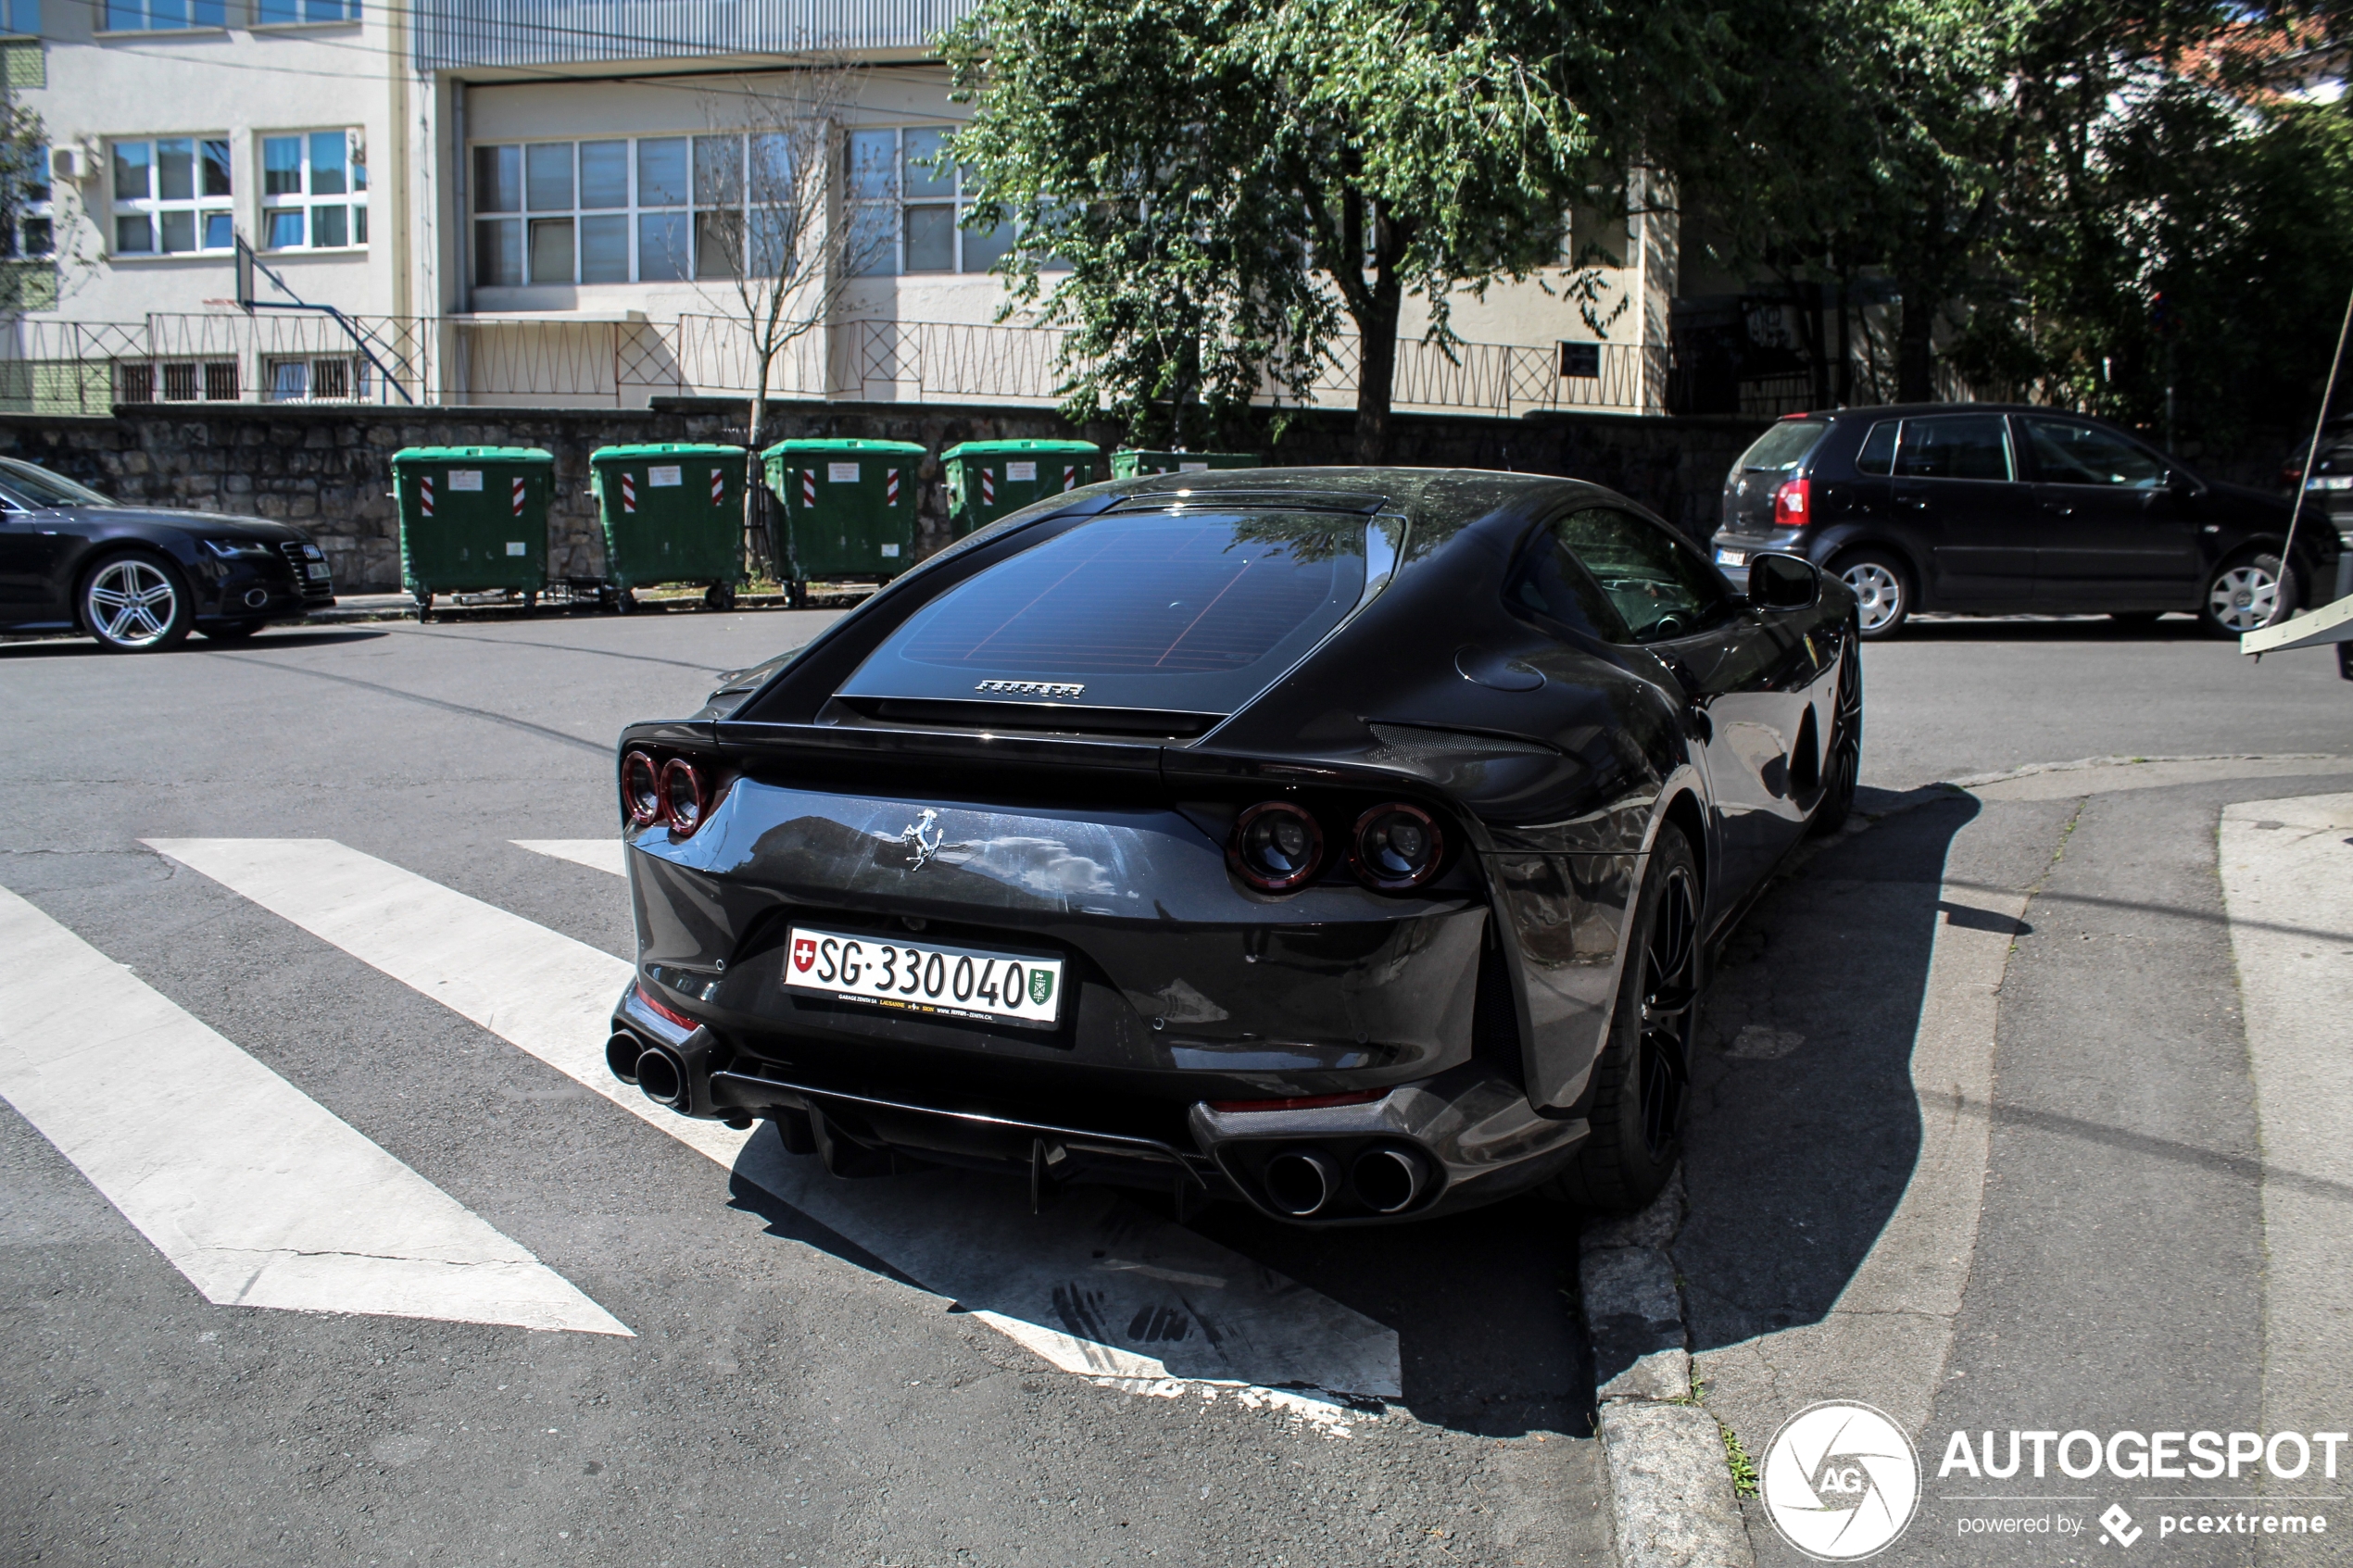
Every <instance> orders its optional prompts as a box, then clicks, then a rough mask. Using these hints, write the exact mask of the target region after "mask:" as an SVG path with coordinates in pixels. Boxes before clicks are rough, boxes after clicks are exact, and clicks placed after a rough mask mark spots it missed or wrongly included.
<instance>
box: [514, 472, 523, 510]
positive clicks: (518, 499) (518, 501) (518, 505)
mask: <svg viewBox="0 0 2353 1568" xmlns="http://www.w3.org/2000/svg"><path fill="white" fill-rule="evenodd" d="M522 486H523V482H522V480H520V479H518V480H516V481H515V515H516V516H517V517H521V516H522Z"/></svg>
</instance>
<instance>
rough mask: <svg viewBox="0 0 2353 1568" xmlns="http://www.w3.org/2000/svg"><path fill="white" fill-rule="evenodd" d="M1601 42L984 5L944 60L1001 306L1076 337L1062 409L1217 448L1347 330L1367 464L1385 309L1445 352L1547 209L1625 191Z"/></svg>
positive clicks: (1123, 7) (1060, 3)
mask: <svg viewBox="0 0 2353 1568" xmlns="http://www.w3.org/2000/svg"><path fill="white" fill-rule="evenodd" d="M1606 10H1607V7H1606V6H1597V7H1595V14H1596V15H1600V14H1603V13H1604V12H1606ZM1642 14H1643V13H1642V11H1641V10H1640V9H1638V8H1636V7H1633V6H1629V7H1628V9H1627V10H1626V11H1625V13H1624V14H1623V15H1622V16H1618V17H1616V18H1614V19H1612V22H1611V25H1612V27H1613V28H1616V29H1617V30H1618V31H1628V30H1629V29H1631V28H1633V27H1635V26H1638V25H1639V26H1642V27H1649V26H1651V25H1653V24H1651V23H1648V22H1637V21H1636V20H1634V19H1637V18H1639V17H1640V16H1641V15H1642ZM1608 31H1609V30H1607V29H1602V30H1590V29H1589V30H1583V31H1580V30H1579V29H1576V28H1568V27H1565V25H1564V21H1563V18H1562V16H1561V14H1560V13H1559V12H1557V11H1554V10H1553V9H1551V8H1550V7H1547V6H1527V7H1493V8H1483V7H1480V6H1473V5H1467V4H1456V3H1449V0H1141V3H1138V0H985V3H984V4H983V6H981V7H980V9H979V10H978V11H976V12H975V14H974V15H973V16H972V17H970V18H969V19H967V20H966V21H965V22H964V23H963V24H962V25H961V26H960V27H959V28H958V29H957V30H956V31H954V32H953V33H951V34H950V38H949V41H948V44H947V54H948V57H949V60H950V65H951V67H952V68H953V70H954V75H955V82H956V84H957V88H958V91H959V93H960V94H962V95H963V97H964V98H965V99H966V100H967V101H970V102H972V103H973V104H974V105H975V117H974V120H973V123H972V125H971V126H970V127H969V128H968V129H967V130H966V131H964V132H963V133H961V134H960V135H959V136H958V137H957V138H956V142H955V150H956V156H957V157H959V158H961V159H962V160H963V162H964V163H965V165H966V166H967V168H968V169H970V170H971V176H970V183H971V186H972V188H974V189H975V192H976V194H977V195H978V198H979V199H978V201H977V202H976V204H975V220H976V221H978V222H981V223H1002V222H1010V223H1013V225H1014V226H1015V228H1016V230H1017V231H1018V232H1019V233H1020V235H1021V236H1022V241H1023V243H1022V244H1021V245H1019V246H1017V247H1015V248H1014V249H1013V250H1012V251H1010V252H1009V253H1008V255H1007V258H1006V260H1005V261H1004V262H1003V263H1001V264H1000V266H1001V269H1002V270H1004V271H1005V272H1006V273H1007V274H1008V276H1009V278H1010V279H1011V282H1012V285H1013V293H1014V296H1015V303H1016V304H1017V305H1018V304H1038V303H1040V302H1041V301H1042V312H1043V317H1044V320H1047V321H1049V322H1055V323H1061V324H1065V325H1068V326H1069V327H1071V328H1072V329H1073V332H1072V335H1071V337H1070V339H1069V340H1068V342H1067V344H1066V352H1065V359H1064V365H1065V369H1066V370H1068V371H1069V372H1070V378H1071V379H1070V381H1069V382H1068V383H1067V384H1066V392H1067V395H1068V398H1069V402H1068V404H1067V405H1066V409H1067V411H1069V412H1070V413H1071V414H1072V415H1073V416H1074V417H1086V416H1088V415H1091V414H1093V413H1094V412H1095V410H1096V409H1098V408H1101V407H1102V406H1103V405H1105V404H1108V405H1109V406H1110V407H1111V408H1112V409H1113V411H1114V413H1116V414H1117V415H1119V416H1120V417H1122V418H1124V419H1125V420H1126V421H1127V423H1128V424H1129V426H1130V428H1131V430H1132V431H1134V432H1136V433H1138V434H1139V435H1144V436H1151V437H1156V436H1161V435H1165V436H1166V437H1167V438H1169V439H1173V440H1176V441H1189V440H1193V439H1199V438H1202V437H1205V436H1208V435H1211V434H1214V433H1215V432H1217V431H1218V430H1220V429H1222V428H1226V427H1230V426H1232V425H1233V424H1235V422H1236V421H1237V420H1247V418H1248V417H1249V408H1250V404H1251V401H1252V398H1253V397H1254V396H1256V395H1259V394H1260V393H1262V392H1271V393H1273V394H1275V395H1277V398H1278V400H1279V399H1282V398H1289V399H1290V400H1293V401H1303V400H1304V399H1305V398H1306V396H1307V395H1308V388H1309V385H1310V383H1312V382H1313V381H1314V379H1315V376H1316V374H1317V372H1318V370H1319V369H1320V368H1321V366H1322V365H1323V364H1324V363H1325V362H1326V361H1327V359H1328V358H1331V357H1332V356H1333V355H1334V353H1335V352H1336V350H1337V349H1338V347H1339V345H1340V339H1341V337H1342V335H1343V323H1345V326H1346V327H1347V328H1349V329H1353V337H1354V338H1355V341H1356V344H1357V347H1358V353H1359V355H1360V365H1359V370H1358V374H1357V400H1356V431H1355V444H1356V454H1357V457H1358V458H1359V459H1360V460H1362V461H1365V462H1378V461H1379V460H1380V458H1382V456H1383V455H1384V453H1385V449H1386V446H1387V444H1388V437H1389V415H1390V394H1391V383H1392V380H1393V376H1394V370H1395V359H1396V345H1397V333H1398V327H1399V324H1400V321H1401V320H1402V318H1403V306H1404V303H1405V301H1406V300H1407V299H1408V298H1411V297H1416V296H1417V297H1419V298H1420V299H1422V300H1423V301H1424V302H1425V303H1426V306H1427V308H1428V313H1429V317H1430V320H1431V327H1430V335H1431V336H1432V337H1433V338H1435V339H1436V340H1438V341H1440V342H1451V341H1452V332H1451V329H1450V327H1449V323H1448V307H1449V304H1450V301H1451V298H1452V296H1453V293H1454V291H1455V290H1457V289H1458V288H1463V287H1469V288H1472V289H1478V288H1483V287H1484V286H1486V285H1487V284H1488V283H1490V282H1492V281H1495V280H1497V279H1502V278H1510V279H1514V280H1521V279H1525V278H1527V277H1529V275H1531V274H1533V273H1535V272H1536V271H1538V270H1540V269H1543V268H1546V267H1549V266H1553V265H1556V264H1557V263H1558V262H1559V260H1560V257H1561V248H1562V246H1561V238H1562V236H1561V220H1562V215H1563V214H1564V213H1565V212H1566V211H1567V209H1568V207H1569V206H1570V205H1571V203H1572V202H1573V201H1576V200H1578V199H1579V198H1580V197H1582V196H1583V195H1584V194H1586V193H1587V192H1588V191H1589V190H1590V188H1591V187H1592V186H1593V185H1594V184H1595V182H1597V181H1600V182H1607V183H1611V184H1615V183H1617V182H1618V181H1619V180H1621V179H1622V176H1623V169H1624V163H1623V161H1622V157H1621V156H1620V155H1621V154H1622V153H1623V151H1624V149H1623V148H1612V147H1608V146H1605V145H1604V141H1603V139H1602V137H1601V136H1600V135H1599V134H1598V133H1597V125H1599V124H1602V123H1605V122H1607V123H1615V119H1616V117H1614V116H1613V115H1611V114H1610V113H1607V112H1601V113H1599V115H1598V118H1597V112H1596V111H1593V110H1589V108H1588V107H1586V106H1585V103H1584V101H1583V98H1584V97H1588V96H1591V97H1598V96H1601V95H1602V94H1600V92H1599V90H1598V89H1595V91H1594V92H1592V93H1591V94H1584V93H1583V90H1584V89H1586V88H1588V87H1592V86H1593V84H1595V83H1597V82H1601V81H1603V80H1604V79H1606V78H1608V77H1609V75H1610V72H1611V70H1612V69H1616V68H1617V67H1619V66H1622V65H1623V64H1624V63H1625V62H1624V61H1623V60H1622V59H1621V58H1619V56H1617V53H1616V52H1614V51H1613V50H1612V49H1611V48H1610V47H1608V46H1607V45H1606V44H1605V42H1604V38H1605V35H1606V34H1607V33H1608ZM1643 80H1648V78H1647V77H1645V78H1643ZM1580 94H1582V95H1580ZM1056 262H1061V263H1066V264H1067V266H1068V269H1069V271H1068V276H1067V277H1064V278H1055V277H1054V276H1053V274H1054V271H1055V270H1056V268H1055V264H1056ZM1049 279H1051V280H1052V283H1051V287H1050V286H1049Z"/></svg>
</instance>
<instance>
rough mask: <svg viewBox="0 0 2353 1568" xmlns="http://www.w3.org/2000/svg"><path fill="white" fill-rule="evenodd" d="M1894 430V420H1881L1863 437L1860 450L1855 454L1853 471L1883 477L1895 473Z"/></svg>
mask: <svg viewBox="0 0 2353 1568" xmlns="http://www.w3.org/2000/svg"><path fill="white" fill-rule="evenodd" d="M1895 428H1896V421H1895V420H1880V422H1879V423H1877V424H1875V425H1873V426H1872V427H1871V429H1870V433H1869V434H1868V435H1866V436H1864V437H1863V447H1862V450H1860V451H1858V452H1856V454H1855V471H1856V473H1869V474H1879V475H1881V476H1885V475H1887V474H1891V473H1894V471H1895Z"/></svg>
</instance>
